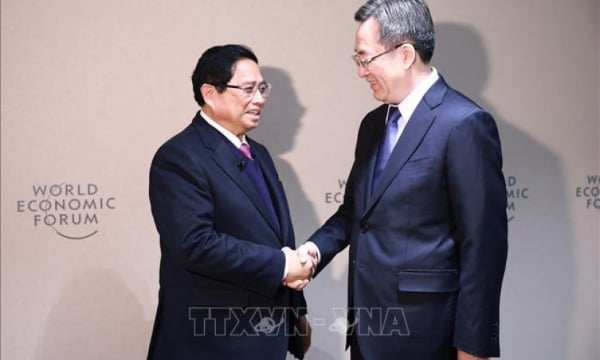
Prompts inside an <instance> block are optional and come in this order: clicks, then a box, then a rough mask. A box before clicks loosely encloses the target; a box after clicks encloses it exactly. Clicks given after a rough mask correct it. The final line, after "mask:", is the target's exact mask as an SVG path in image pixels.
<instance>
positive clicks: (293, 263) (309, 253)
mask: <svg viewBox="0 0 600 360" xmlns="http://www.w3.org/2000/svg"><path fill="white" fill-rule="evenodd" d="M281 250H282V251H283V253H284V254H285V262H286V264H287V274H286V276H285V279H283V284H284V285H285V286H287V287H289V288H291V289H294V290H298V291H300V290H302V289H304V287H306V285H308V283H309V281H310V279H311V278H312V277H313V275H314V274H315V270H316V268H317V264H318V260H317V253H316V251H315V250H314V249H311V248H310V247H308V246H306V245H302V246H300V247H299V248H298V249H297V250H296V251H294V250H292V249H290V248H289V247H287V246H286V247H284V248H283V249H281Z"/></svg>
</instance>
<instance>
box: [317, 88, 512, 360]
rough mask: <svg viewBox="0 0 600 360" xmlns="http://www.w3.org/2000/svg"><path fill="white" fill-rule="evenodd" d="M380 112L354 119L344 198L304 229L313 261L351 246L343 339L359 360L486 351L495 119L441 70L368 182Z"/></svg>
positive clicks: (500, 258)
mask: <svg viewBox="0 0 600 360" xmlns="http://www.w3.org/2000/svg"><path fill="white" fill-rule="evenodd" d="M386 110H387V105H383V106H380V107H378V108H376V109H375V110H373V111H372V112H370V113H369V114H367V116H366V117H365V118H364V120H363V121H362V124H361V126H360V130H359V134H358V141H357V144H356V152H355V159H354V164H353V166H352V170H351V172H350V175H349V178H348V182H347V185H346V191H345V197H344V203H343V205H341V206H340V208H339V210H338V211H337V212H336V213H335V214H334V215H333V216H332V217H331V218H330V219H329V220H328V221H327V222H326V224H325V225H324V226H323V227H322V228H321V229H319V230H318V231H317V232H316V233H315V234H314V235H313V236H312V238H311V239H310V240H311V241H313V242H315V243H316V245H317V246H318V247H319V249H320V251H321V256H322V260H321V263H320V265H319V269H318V270H320V269H321V268H322V267H323V266H325V265H326V264H327V263H328V262H329V261H330V260H331V259H332V258H333V256H334V255H335V254H336V253H337V252H339V251H340V250H342V249H343V248H344V247H345V246H347V245H350V252H349V254H350V255H349V256H350V259H349V263H350V265H349V275H348V276H349V279H348V280H349V281H348V284H349V286H348V291H349V294H348V303H349V308H350V311H349V313H348V314H349V323H350V324H354V323H355V322H356V326H354V327H352V329H351V330H352V331H353V334H354V335H357V336H349V343H351V342H352V341H353V340H354V339H357V340H358V341H359V344H360V348H361V351H362V352H363V354H364V356H365V358H367V359H389V358H392V357H393V356H395V355H394V354H398V356H400V354H401V358H402V359H404V360H406V359H415V360H427V359H432V360H441V359H454V358H455V357H456V349H455V347H458V348H460V349H462V350H464V351H467V352H470V353H473V354H477V355H481V356H497V355H499V351H500V350H499V343H498V332H499V328H498V318H499V301H500V288H501V283H502V278H503V274H504V268H505V262H506V253H507V219H506V187H505V183H504V176H503V174H502V155H501V148H500V140H499V136H498V130H497V128H496V124H495V122H494V119H493V118H492V116H491V115H490V114H489V113H487V112H485V111H484V110H482V109H481V108H480V107H478V106H477V105H476V104H474V103H473V102H472V101H470V100H469V99H467V98H466V97H464V96H463V95H462V94H460V93H458V92H456V91H455V90H453V89H451V88H450V87H448V85H447V84H446V82H445V81H444V80H443V78H441V77H440V79H439V80H438V81H437V82H436V83H435V84H434V85H433V86H432V88H430V89H429V91H428V92H427V93H426V94H425V96H424V98H423V99H422V101H421V102H420V103H419V105H418V106H417V108H416V110H415V112H414V113H413V115H412V118H411V119H410V120H409V122H408V124H407V126H406V128H405V130H404V132H403V133H402V135H401V137H400V139H399V140H398V143H397V145H396V147H395V149H394V151H393V152H392V154H391V157H390V159H389V161H388V163H387V166H386V168H385V169H384V170H383V172H382V174H381V176H380V179H379V182H378V184H377V186H376V187H375V188H374V189H373V191H372V192H371V186H372V178H373V172H374V170H373V169H374V166H375V159H376V154H377V149H378V146H379V143H380V141H381V139H382V137H383V132H384V127H385V116H386ZM350 335H352V334H350ZM398 358H400V357H398Z"/></svg>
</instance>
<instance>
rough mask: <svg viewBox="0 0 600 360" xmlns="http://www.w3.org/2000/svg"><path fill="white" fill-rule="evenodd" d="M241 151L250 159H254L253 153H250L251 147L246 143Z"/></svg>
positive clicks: (241, 147) (241, 146)
mask: <svg viewBox="0 0 600 360" xmlns="http://www.w3.org/2000/svg"><path fill="white" fill-rule="evenodd" d="M240 151H241V152H242V153H243V154H244V155H245V156H246V157H247V158H248V159H252V152H250V145H248V144H246V143H242V145H240Z"/></svg>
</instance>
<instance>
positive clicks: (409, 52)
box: [398, 44, 419, 69]
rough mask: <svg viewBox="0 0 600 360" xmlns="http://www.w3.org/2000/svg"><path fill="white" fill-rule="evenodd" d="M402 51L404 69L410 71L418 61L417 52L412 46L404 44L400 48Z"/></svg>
mask: <svg viewBox="0 0 600 360" xmlns="http://www.w3.org/2000/svg"><path fill="white" fill-rule="evenodd" d="M398 51H400V58H401V59H402V63H403V64H404V69H409V68H410V67H411V66H413V65H414V64H415V62H416V61H417V56H419V55H418V54H417V50H416V49H415V47H414V45H412V44H404V45H402V46H400V47H399V48H398Z"/></svg>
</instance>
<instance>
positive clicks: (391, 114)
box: [388, 106, 401, 123]
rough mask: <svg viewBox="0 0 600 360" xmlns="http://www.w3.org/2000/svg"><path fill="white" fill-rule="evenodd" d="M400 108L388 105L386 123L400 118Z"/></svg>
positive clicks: (395, 121) (394, 121)
mask: <svg viewBox="0 0 600 360" xmlns="http://www.w3.org/2000/svg"><path fill="white" fill-rule="evenodd" d="M400 115H401V114H400V110H398V107H397V106H390V108H389V111H388V123H391V122H392V123H397V122H398V119H400Z"/></svg>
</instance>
